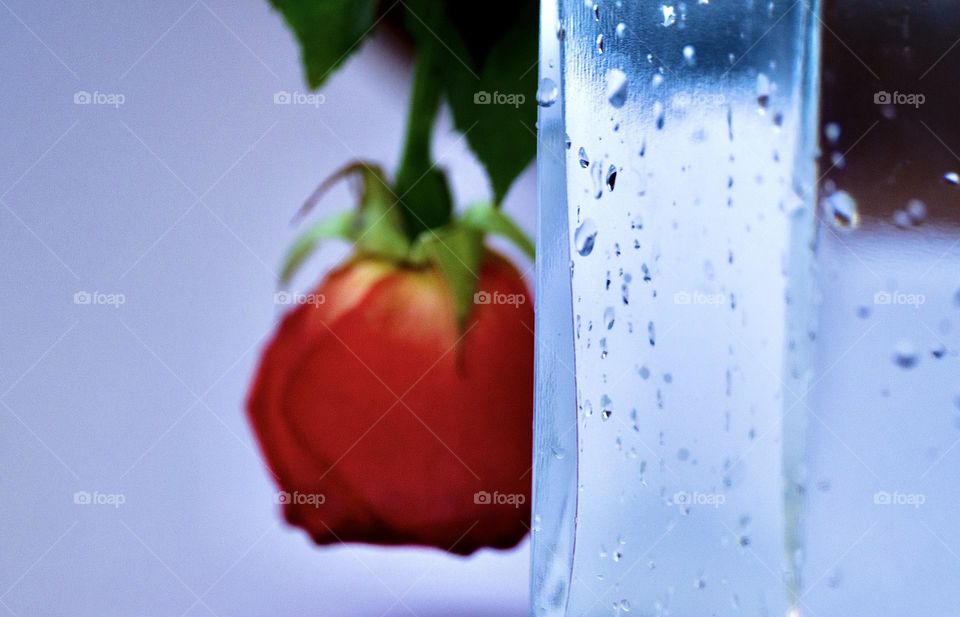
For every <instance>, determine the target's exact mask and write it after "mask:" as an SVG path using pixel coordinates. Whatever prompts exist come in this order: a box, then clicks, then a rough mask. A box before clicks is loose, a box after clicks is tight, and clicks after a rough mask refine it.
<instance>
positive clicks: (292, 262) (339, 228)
mask: <svg viewBox="0 0 960 617" xmlns="http://www.w3.org/2000/svg"><path fill="white" fill-rule="evenodd" d="M355 219H356V214H355V213H353V212H343V213H341V214H338V215H336V216H334V217H332V218H329V219H324V220H322V221H320V222H318V223H315V224H313V225H312V226H311V227H310V229H308V230H307V231H305V232H304V233H302V234H301V235H300V236H299V237H298V238H297V239H296V240H295V241H294V243H293V246H291V247H290V250H289V251H287V255H286V257H284V259H283V271H282V272H281V273H280V281H281V282H282V283H287V282H289V281H290V278H291V277H293V274H294V273H295V272H296V271H297V269H298V268H299V267H300V266H301V265H303V262H304V261H306V260H307V257H309V256H310V255H311V254H312V253H313V251H314V250H316V248H317V244H319V242H320V241H321V240H325V239H327V238H343V239H345V240H351V239H352V237H353V228H354V220H355Z"/></svg>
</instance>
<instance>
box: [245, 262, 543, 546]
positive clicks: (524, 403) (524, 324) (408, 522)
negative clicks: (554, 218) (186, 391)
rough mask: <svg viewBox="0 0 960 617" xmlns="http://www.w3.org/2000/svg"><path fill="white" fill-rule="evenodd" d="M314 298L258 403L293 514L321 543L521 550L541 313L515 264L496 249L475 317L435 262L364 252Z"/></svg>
mask: <svg viewBox="0 0 960 617" xmlns="http://www.w3.org/2000/svg"><path fill="white" fill-rule="evenodd" d="M306 297H310V298H314V299H316V301H311V302H303V303H300V304H299V306H297V307H296V308H295V309H294V310H293V311H291V312H290V313H289V314H288V315H287V316H286V317H285V318H284V319H283V321H282V323H281V324H280V327H279V329H278V331H277V333H276V335H275V336H274V339H273V341H272V342H271V343H270V344H269V346H268V347H267V349H266V351H265V353H264V356H263V358H262V361H261V364H260V368H259V372H258V374H257V377H256V380H255V382H254V384H253V387H252V389H251V392H250V396H249V401H248V411H249V415H250V419H251V421H252V423H253V426H254V428H255V431H256V434H257V437H258V438H259V441H260V445H261V447H262V449H263V453H264V455H265V457H266V459H267V462H268V464H269V466H270V468H271V469H272V471H273V473H274V475H275V476H276V478H277V480H278V482H279V485H280V491H281V492H280V493H279V497H278V499H277V501H278V502H279V503H281V504H282V507H283V511H284V514H285V516H286V519H287V521H288V522H289V523H290V524H292V525H296V526H298V527H301V528H303V529H304V530H306V531H307V532H308V533H309V534H310V535H311V537H312V538H313V540H314V541H315V542H317V543H318V544H330V543H336V542H368V543H377V544H420V545H427V546H434V547H438V548H441V549H444V550H448V551H451V552H454V553H459V554H469V553H471V552H473V551H475V550H477V549H479V548H482V547H496V548H508V547H511V546H514V545H516V544H517V543H518V542H519V541H520V540H521V539H522V538H523V536H524V535H525V534H526V531H527V528H528V527H527V526H528V521H529V517H530V480H531V476H530V467H531V461H532V441H533V437H532V419H533V418H532V416H533V307H532V304H531V301H530V297H529V294H528V293H527V290H526V286H525V285H524V282H523V280H522V279H521V277H520V275H519V274H518V272H517V271H516V269H515V268H514V267H513V266H512V265H511V264H510V263H509V262H507V261H506V260H505V259H503V258H502V257H500V256H499V255H496V254H494V253H490V252H487V253H486V254H485V255H484V256H483V258H482V261H481V266H480V269H479V282H478V284H477V286H476V290H475V294H474V298H473V300H474V301H473V304H472V306H471V307H470V310H469V312H468V313H467V316H466V318H465V319H459V318H458V310H457V307H456V303H455V299H454V295H453V294H452V293H451V291H450V287H449V285H448V283H447V279H445V277H444V274H443V273H442V272H441V270H440V269H439V268H438V267H436V266H434V265H427V266H425V267H421V268H410V267H404V266H401V265H397V264H396V263H394V262H392V261H390V260H387V259H378V258H369V257H367V258H358V259H356V260H354V261H352V262H350V263H348V264H347V265H345V266H343V267H341V268H340V269H338V270H336V271H335V272H333V273H331V274H330V275H329V276H327V278H326V279H325V280H324V281H323V282H322V283H321V284H320V286H319V287H317V288H316V289H315V290H314V291H313V293H312V294H308V295H307V296H306ZM321 299H322V300H321ZM461 321H462V323H460V322H461Z"/></svg>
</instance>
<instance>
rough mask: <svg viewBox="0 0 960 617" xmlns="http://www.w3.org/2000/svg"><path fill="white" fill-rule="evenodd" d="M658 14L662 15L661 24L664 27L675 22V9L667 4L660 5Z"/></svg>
mask: <svg viewBox="0 0 960 617" xmlns="http://www.w3.org/2000/svg"><path fill="white" fill-rule="evenodd" d="M660 15H661V16H662V17H663V22H662V25H663V27H664V28H669V27H670V26H672V25H673V24H675V23H677V11H676V10H675V9H674V8H673V7H672V6H670V5H668V4H664V5H663V6H661V7H660Z"/></svg>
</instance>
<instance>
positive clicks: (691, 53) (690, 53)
mask: <svg viewBox="0 0 960 617" xmlns="http://www.w3.org/2000/svg"><path fill="white" fill-rule="evenodd" d="M696 55H697V50H696V49H694V48H693V45H685V46H684V47H683V61H684V62H686V63H687V64H688V65H692V64H693V63H694V62H695V60H696Z"/></svg>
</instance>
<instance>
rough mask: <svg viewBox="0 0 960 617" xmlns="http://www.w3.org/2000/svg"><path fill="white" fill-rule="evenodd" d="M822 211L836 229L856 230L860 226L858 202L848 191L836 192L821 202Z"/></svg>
mask: <svg viewBox="0 0 960 617" xmlns="http://www.w3.org/2000/svg"><path fill="white" fill-rule="evenodd" d="M821 209H822V210H823V213H824V215H825V216H827V217H829V219H830V221H831V222H832V223H833V226H834V227H837V228H839V229H856V228H857V227H858V226H859V225H860V213H859V212H858V211H857V202H856V201H855V200H854V199H853V197H852V196H851V195H850V193H848V192H846V191H834V192H833V193H831V194H830V195H827V196H826V197H824V198H823V200H822V201H821Z"/></svg>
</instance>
